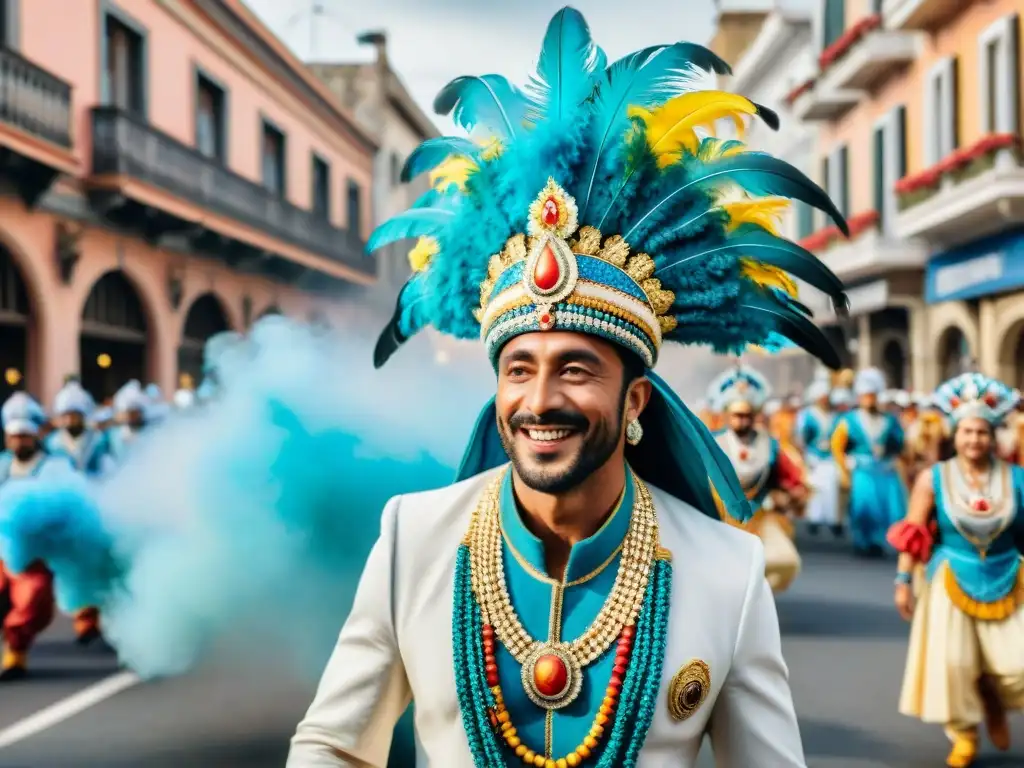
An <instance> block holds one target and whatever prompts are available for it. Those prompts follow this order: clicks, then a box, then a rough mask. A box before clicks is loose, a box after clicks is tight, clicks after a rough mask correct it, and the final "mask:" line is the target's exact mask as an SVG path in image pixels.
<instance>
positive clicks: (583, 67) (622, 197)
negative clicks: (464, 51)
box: [288, 9, 845, 768]
mask: <svg viewBox="0 0 1024 768" xmlns="http://www.w3.org/2000/svg"><path fill="white" fill-rule="evenodd" d="M606 65H607V62H606V59H605V56H604V54H603V52H602V51H601V50H600V49H599V48H597V47H596V46H594V44H593V43H592V42H591V39H590V35H589V30H588V29H587V26H586V23H585V22H584V20H583V18H582V17H581V16H580V15H579V14H578V13H577V12H575V11H573V10H571V9H564V10H562V11H560V12H559V13H558V14H557V15H556V16H555V18H554V20H553V21H552V23H551V25H550V27H549V29H548V33H547V36H546V38H545V43H544V47H543V50H542V52H541V56H540V60H539V64H538V71H537V74H536V75H535V76H534V78H533V80H532V84H531V86H529V87H528V89H527V90H526V91H520V90H519V89H517V88H516V87H514V86H513V85H511V84H510V83H509V82H508V81H507V80H505V78H503V77H500V76H498V75H486V76H484V77H461V78H458V79H456V80H454V81H453V82H452V83H450V84H449V85H448V86H446V87H445V88H444V90H443V91H442V93H441V94H440V96H439V97H438V99H437V101H436V103H435V104H436V106H437V107H438V109H439V111H440V112H441V113H442V114H448V113H451V114H452V115H453V117H454V118H455V121H456V122H457V123H458V124H459V125H460V126H462V127H464V128H467V129H471V130H473V131H474V136H475V137H476V138H478V139H479V140H480V141H481V142H482V143H481V144H478V143H476V142H475V141H472V140H467V139H456V138H448V137H443V138H439V139H431V140H428V141H427V142H426V143H425V144H424V145H422V146H421V147H420V148H419V149H418V150H416V151H415V152H414V153H413V154H412V155H411V156H410V158H409V161H408V163H407V165H406V168H405V173H404V177H405V178H410V177H412V176H415V175H418V173H419V172H422V171H427V170H430V169H432V168H435V167H436V166H437V165H438V164H439V163H442V162H444V161H446V160H447V163H445V165H444V166H443V167H442V168H440V169H437V170H436V171H435V174H434V176H435V188H434V190H433V191H432V192H430V193H428V194H427V195H426V197H425V198H422V199H421V200H420V201H419V203H418V204H417V205H415V206H414V207H413V208H412V209H411V210H410V211H408V212H407V213H405V214H401V215H399V216H397V217H396V218H394V219H392V220H390V221H388V222H385V223H384V224H383V225H381V226H380V227H379V228H378V229H377V230H376V232H375V233H374V235H373V236H372V237H371V240H370V244H369V248H370V249H371V250H375V249H377V248H379V247H383V246H385V245H387V244H389V243H391V242H394V241H397V240H400V239H403V238H406V237H410V236H421V237H424V238H427V239H425V240H422V241H421V242H420V244H419V245H418V246H417V249H416V250H415V251H414V255H415V257H416V265H417V266H418V267H419V269H418V271H416V272H415V273H414V275H413V277H412V278H411V279H410V280H409V281H408V282H407V283H406V284H405V286H404V287H403V289H402V291H401V293H400V296H399V299H398V306H397V307H396V312H395V315H394V317H393V319H392V320H391V322H390V323H389V324H388V325H387V327H386V328H385V330H384V332H383V334H382V336H381V338H380V340H379V343H378V346H377V349H376V350H375V362H376V363H377V364H378V365H383V364H384V363H385V361H386V360H387V359H388V358H389V357H390V356H391V355H392V354H393V353H394V352H395V351H396V349H397V348H398V347H399V345H401V344H402V342H403V341H405V340H406V339H408V338H410V337H411V336H412V335H413V334H414V333H416V332H417V331H419V330H421V329H423V328H425V327H427V326H433V327H434V328H435V329H437V330H438V331H441V332H446V333H449V334H453V335H456V336H458V337H462V338H472V337H479V338H482V340H483V346H484V348H485V349H486V351H487V353H488V355H489V358H490V360H491V362H492V363H493V365H494V368H495V372H496V376H497V395H496V397H495V398H494V399H492V400H491V402H489V403H488V404H487V405H486V407H485V408H484V410H483V412H482V413H481V415H480V419H479V421H478V423H477V427H476V429H475V431H474V432H473V435H472V437H471V440H470V445H469V447H468V449H467V452H466V455H465V458H464V460H463V463H462V466H461V469H460V473H459V477H460V482H459V483H458V484H456V485H455V486H452V487H450V488H447V489H443V490H439V491H435V492H432V493H428V494H413V495H408V496H403V497H401V498H396V499H394V500H392V502H391V503H390V504H389V505H388V506H387V509H386V511H385V513H384V518H383V522H382V526H381V537H380V539H379V540H378V542H377V545H376V546H375V548H374V551H373V553H372V554H371V555H370V558H369V560H368V562H367V564H366V569H365V571H364V575H363V579H362V582H361V585H360V590H359V594H358V596H357V597H356V601H355V605H354V607H353V610H352V613H351V615H350V617H349V619H348V621H347V622H346V624H345V626H344V628H343V629H342V631H341V635H340V637H339V639H338V644H337V646H336V648H335V651H334V654H333V656H332V658H331V660H330V662H329V664H328V666H327V669H326V671H325V673H324V676H323V678H322V680H321V684H320V688H319V691H318V693H317V695H316V698H315V700H314V702H313V704H312V706H311V707H310V709H309V712H308V713H307V715H306V717H305V718H304V719H303V721H302V722H301V723H300V725H299V727H298V730H297V733H296V735H295V737H294V738H293V741H292V749H291V753H290V756H289V760H288V766H289V768H313V767H314V766H318V767H325V766H343V765H352V764H358V765H366V766H383V765H384V764H385V762H386V761H387V756H388V749H389V743H390V741H391V728H390V726H391V725H392V724H393V723H394V722H395V721H396V719H397V718H398V717H399V715H400V714H401V713H402V711H403V710H404V709H405V707H406V705H407V703H408V702H409V700H410V699H414V700H415V703H416V708H415V712H416V730H417V735H418V738H417V752H418V758H419V762H421V763H423V764H427V763H430V764H437V765H442V764H443V765H451V766H470V765H473V766H477V767H478V768H497V767H498V766H505V765H509V766H511V765H523V764H528V765H535V766H541V768H549V767H551V766H562V765H571V766H577V765H583V764H586V765H594V766H602V767H604V766H609V767H610V766H618V767H621V768H631V767H632V766H654V765H665V764H669V763H671V764H672V765H676V766H683V767H686V766H693V765H694V763H695V760H696V756H697V752H698V750H699V748H700V745H701V742H702V738H703V734H704V733H705V732H706V731H707V732H709V733H710V735H711V741H712V744H713V746H714V750H715V754H716V757H717V758H718V760H719V762H720V764H722V765H729V766H751V765H772V766H777V767H778V768H783V766H791V767H793V768H795V767H796V766H803V765H805V762H804V758H803V754H802V747H801V744H800V737H799V732H798V727H797V723H796V720H795V717H794V713H793V708H792V702H791V697H790V694H789V691H788V684H787V680H786V672H785V663H784V661H783V659H782V657H781V649H780V642H779V628H778V623H777V618H776V614H775V608H774V601H773V599H772V596H771V593H770V591H769V590H768V588H767V585H766V583H765V581H764V578H763V572H764V557H763V554H762V551H761V550H762V548H761V546H760V545H759V544H758V543H757V541H756V539H754V538H752V537H750V536H746V535H744V534H743V533H742V532H741V531H738V530H736V529H734V528H732V527H730V526H727V525H723V524H721V522H719V520H718V511H717V507H716V505H715V499H714V495H713V492H712V488H713V489H714V491H715V492H717V493H718V495H719V496H720V497H721V498H722V503H723V505H724V507H725V510H726V514H728V515H732V516H735V517H737V518H739V519H744V518H746V517H747V516H748V514H749V506H750V505H749V503H748V502H747V500H746V499H745V497H744V495H743V493H742V490H741V489H740V488H739V487H738V484H737V482H736V477H735V473H734V472H733V471H732V469H731V467H730V465H729V464H728V462H727V460H726V458H725V457H724V456H723V455H722V453H721V451H720V449H718V447H717V445H716V444H715V442H714V440H713V438H712V436H711V435H710V433H709V432H708V431H707V429H706V428H705V427H704V426H703V425H702V424H701V423H700V421H699V419H697V417H696V416H695V415H694V414H693V413H692V412H691V411H690V410H689V409H688V408H686V406H685V405H684V404H683V403H682V401H681V400H680V399H679V398H678V396H676V395H675V394H674V392H673V391H672V390H671V389H670V388H669V387H668V385H667V384H666V383H665V382H664V381H663V380H662V379H660V378H659V377H657V376H656V375H655V374H654V373H653V372H651V370H650V369H651V368H652V367H653V366H654V365H655V362H656V360H657V358H658V353H659V351H660V349H661V347H662V344H663V342H665V341H679V342H684V343H691V344H692V343H705V344H712V345H713V346H715V347H716V348H718V349H719V350H721V351H723V352H732V353H736V352H738V351H741V350H742V349H745V348H746V346H747V345H750V344H757V345H763V344H765V343H768V342H769V339H770V338H771V335H772V333H781V334H783V335H786V336H790V337H792V338H794V339H795V340H799V341H800V342H802V343H803V344H804V345H806V346H807V347H808V348H810V349H811V350H812V351H815V352H818V353H819V354H821V355H823V356H824V357H825V358H826V360H827V361H828V362H829V364H831V365H836V364H837V363H838V360H836V359H835V355H834V351H832V350H831V348H830V347H829V346H828V344H827V342H825V340H824V337H823V336H822V334H821V333H820V331H819V330H818V329H817V328H816V327H815V326H814V325H813V323H811V322H810V321H809V320H808V317H807V315H806V314H805V310H803V309H801V307H800V306H798V305H796V304H795V303H794V302H793V301H792V300H791V299H790V298H789V297H788V294H787V293H785V292H784V291H783V290H782V289H779V288H778V287H777V286H778V285H779V283H784V282H785V280H787V279H788V276H786V275H784V274H781V272H780V271H779V270H777V269H776V267H775V265H776V264H778V263H781V264H782V265H783V266H784V267H785V268H787V269H793V270H795V271H798V272H799V273H801V274H802V275H804V276H805V277H806V278H807V279H808V280H809V281H810V282H812V283H814V284H816V285H817V286H822V287H823V288H824V289H825V290H826V291H827V292H829V293H830V294H832V295H833V298H834V300H836V302H837V303H838V305H839V306H840V307H842V306H843V305H844V302H845V297H843V296H842V288H841V285H840V284H839V282H838V280H836V279H835V278H834V276H833V275H832V274H831V273H830V272H828V271H827V270H826V269H825V268H824V267H823V266H821V265H820V263H819V262H817V260H816V259H815V258H814V257H813V256H811V255H810V254H808V253H807V252H806V251H804V250H803V249H800V248H799V247H797V246H794V245H793V244H791V243H789V242H787V241H785V240H783V239H781V238H779V237H776V236H775V235H773V234H772V232H771V231H769V230H770V229H771V228H773V227H774V226H775V225H774V222H773V220H772V219H773V212H775V211H777V210H779V207H778V204H777V202H776V201H774V200H773V202H771V203H768V204H767V205H766V204H765V203H764V202H763V201H760V200H757V199H755V198H759V197H761V196H763V195H771V194H779V195H787V196H796V197H799V198H801V199H804V200H805V201H807V202H808V203H809V204H810V205H812V206H819V207H824V208H825V209H826V210H828V211H829V213H830V214H832V215H833V216H834V217H835V218H836V220H837V222H838V224H839V226H840V227H843V226H845V224H844V222H843V221H842V218H841V216H839V214H838V213H837V212H836V211H835V208H834V206H833V205H832V204H831V203H830V202H829V201H828V199H827V197H826V196H825V195H824V194H823V193H822V192H821V191H820V190H819V189H818V188H817V187H815V186H814V185H812V184H810V183H809V182H808V180H807V179H805V178H804V177H803V176H802V175H800V174H799V173H797V172H795V171H794V170H793V169H791V168H790V167H788V166H786V165H785V164H784V163H781V162H780V161H777V160H775V159H774V158H771V157H769V156H767V155H763V154H756V153H746V152H743V151H741V150H742V146H741V145H739V144H734V143H727V142H719V141H717V140H715V139H708V138H705V139H701V138H700V134H698V133H696V132H695V129H696V128H697V126H698V125H713V123H714V120H715V119H718V118H722V117H726V116H728V117H730V118H731V119H733V120H734V121H738V120H740V119H741V115H742V114H744V113H745V114H750V115H758V114H760V115H762V116H764V117H767V119H768V121H769V122H774V117H773V116H771V115H770V113H767V112H766V111H765V110H764V109H763V108H761V107H758V106H757V105H754V104H752V103H751V102H749V101H747V100H746V99H743V98H742V97H737V96H733V95H730V94H722V93H717V94H714V95H711V94H709V93H703V92H695V91H692V90H689V87H690V85H691V80H692V78H691V75H690V73H694V74H696V72H697V70H698V69H699V68H702V67H704V68H706V67H709V66H711V67H714V68H716V69H718V70H719V71H725V68H724V66H723V65H721V64H719V63H718V59H717V57H715V56H714V55H713V54H711V53H710V52H708V51H706V50H705V49H703V48H701V47H699V46H694V45H687V44H679V45H675V46H657V47H654V48H649V49H646V50H645V51H641V52H638V53H635V54H631V55H629V56H627V57H625V58H624V59H622V60H620V61H618V62H616V63H613V64H612V65H611V66H610V67H607V66H606ZM492 137H493V138H494V141H490V140H489V139H490V138H492ZM449 158H451V159H449ZM769 167H770V168H771V169H772V170H771V171H770V172H766V171H767V169H768V168H769ZM737 187H740V188H743V189H745V190H746V191H747V193H748V194H749V195H750V197H749V198H744V199H743V200H737V198H736V197H735V190H736V188H737ZM726 188H728V189H729V190H730V192H731V193H732V194H733V195H734V196H733V197H731V198H730V199H731V200H733V201H734V202H728V200H727V199H726V198H723V197H722V196H721V194H722V192H724V191H725V189H726ZM755 211H756V213H755ZM768 243H771V244H772V245H771V246H770V247H761V246H762V245H765V246H767V244H768ZM783 254H785V255H783ZM741 255H742V256H744V257H746V258H747V259H750V260H751V261H749V262H747V261H744V260H743V259H741V258H740V256H741ZM758 260H760V261H761V262H762V263H757V262H758ZM767 261H771V262H772V263H771V264H767V263H763V262H767ZM759 281H760V282H759ZM768 283H770V284H771V285H768ZM741 318H742V319H741ZM822 342H824V344H823V343H822ZM509 460H511V466H509V463H508V462H509ZM709 480H710V483H709ZM701 513H704V514H701ZM602 606H604V607H602ZM694 617H700V618H699V619H695V618H694ZM698 624H699V625H700V626H701V630H700V631H699V632H694V631H693V627H694V626H696V625H698ZM668 638H672V640H671V642H668ZM446 658H451V659H452V662H453V666H448V665H447V664H443V663H442V664H439V663H438V660H439V659H446ZM663 676H667V678H663ZM663 679H668V680H669V682H668V683H667V684H666V686H665V687H663V686H662V680H663ZM368 713H372V717H369V716H368Z"/></svg>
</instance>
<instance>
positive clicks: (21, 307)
mask: <svg viewBox="0 0 1024 768" xmlns="http://www.w3.org/2000/svg"><path fill="white" fill-rule="evenodd" d="M30 313H31V310H30V305H29V299H28V287H27V286H26V285H25V281H24V279H22V276H21V272H20V270H19V269H18V265H17V264H15V263H14V257H13V256H11V254H10V252H9V251H7V249H6V248H3V247H2V246H0V373H2V374H3V375H2V377H0V403H2V402H3V401H5V400H7V398H8V397H10V396H11V395H12V394H13V393H14V392H17V391H18V390H20V389H24V388H25V375H26V371H25V369H26V367H27V365H28V325H29V316H30Z"/></svg>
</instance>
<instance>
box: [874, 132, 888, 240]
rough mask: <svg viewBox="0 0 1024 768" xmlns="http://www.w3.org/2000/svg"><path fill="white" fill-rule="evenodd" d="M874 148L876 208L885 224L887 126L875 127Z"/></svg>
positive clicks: (882, 222) (880, 220) (881, 221)
mask: <svg viewBox="0 0 1024 768" xmlns="http://www.w3.org/2000/svg"><path fill="white" fill-rule="evenodd" d="M873 148H874V161H875V162H874V166H875V167H874V177H873V180H874V193H875V194H874V209H875V212H876V213H878V217H879V223H881V224H884V221H885V214H886V210H885V209H886V205H885V187H886V178H885V126H884V125H880V126H878V127H877V128H875V135H874V141H873Z"/></svg>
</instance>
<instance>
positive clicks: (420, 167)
mask: <svg viewBox="0 0 1024 768" xmlns="http://www.w3.org/2000/svg"><path fill="white" fill-rule="evenodd" d="M480 149H481V147H479V146H477V145H476V144H474V143H473V142H472V141H470V140H469V139H467V138H464V137H462V136H438V137H436V138H433V139H427V140H426V141H424V142H423V143H422V144H420V145H419V146H418V147H416V149H414V150H413V151H412V154H411V155H409V158H408V159H407V160H406V161H405V165H404V166H403V167H402V181H403V182H409V181H412V180H413V179H415V178H416V177H417V176H419V175H420V174H421V173H426V172H428V171H432V170H434V169H435V168H437V166H439V165H440V164H441V163H443V162H444V161H445V160H447V159H448V158H449V157H451V156H452V155H465V156H467V157H475V156H476V154H477V153H478V152H479V151H480Z"/></svg>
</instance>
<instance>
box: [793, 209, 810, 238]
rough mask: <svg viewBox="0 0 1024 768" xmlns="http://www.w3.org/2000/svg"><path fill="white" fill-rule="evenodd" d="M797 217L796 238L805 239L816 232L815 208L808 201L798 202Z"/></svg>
mask: <svg viewBox="0 0 1024 768" xmlns="http://www.w3.org/2000/svg"><path fill="white" fill-rule="evenodd" d="M796 217H797V218H796V238H797V240H803V239H804V238H805V237H807V236H808V235H810V234H812V233H813V232H814V209H813V208H812V207H811V206H809V205H808V204H807V203H802V202H800V203H797V204H796Z"/></svg>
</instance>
